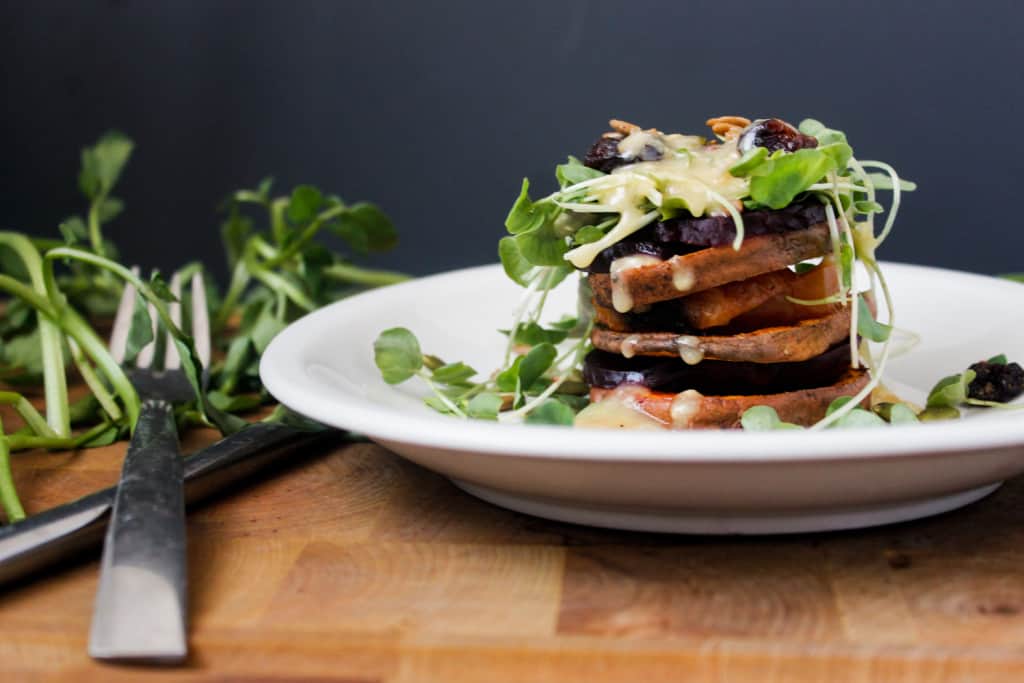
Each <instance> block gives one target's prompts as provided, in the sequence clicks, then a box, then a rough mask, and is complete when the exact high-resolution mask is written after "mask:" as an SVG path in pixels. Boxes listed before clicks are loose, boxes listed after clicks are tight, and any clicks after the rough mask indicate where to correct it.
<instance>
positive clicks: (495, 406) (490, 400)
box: [466, 393, 502, 420]
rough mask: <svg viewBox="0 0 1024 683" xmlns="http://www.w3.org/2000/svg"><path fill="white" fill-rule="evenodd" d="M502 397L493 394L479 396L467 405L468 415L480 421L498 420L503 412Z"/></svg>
mask: <svg viewBox="0 0 1024 683" xmlns="http://www.w3.org/2000/svg"><path fill="white" fill-rule="evenodd" d="M501 404H502V400H501V396H498V395H497V394H493V393H483V394H477V395H476V396H474V397H473V398H472V399H470V401H469V403H468V404H467V405H466V414H467V415H469V416H470V417H475V418H477V419H480V420H496V419H498V411H500V410H501Z"/></svg>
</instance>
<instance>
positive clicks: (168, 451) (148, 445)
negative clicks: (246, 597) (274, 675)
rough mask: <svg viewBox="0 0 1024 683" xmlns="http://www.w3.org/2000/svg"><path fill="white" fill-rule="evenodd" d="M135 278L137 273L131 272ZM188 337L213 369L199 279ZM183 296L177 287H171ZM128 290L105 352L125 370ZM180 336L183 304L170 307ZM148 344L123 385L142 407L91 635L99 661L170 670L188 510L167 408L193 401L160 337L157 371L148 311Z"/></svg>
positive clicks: (177, 634) (182, 619) (178, 625)
mask: <svg viewBox="0 0 1024 683" xmlns="http://www.w3.org/2000/svg"><path fill="white" fill-rule="evenodd" d="M135 272H138V271H137V270H136V271H135ZM191 285H192V287H191V288H192V335H193V337H194V338H195V341H196V350H197V351H198V354H199V357H200V360H201V361H202V363H203V365H204V367H205V366H206V365H208V364H209V360H210V324H209V315H208V313H207V310H206V293H205V290H204V289H203V281H202V277H201V276H200V275H199V274H198V273H197V274H196V275H195V276H193V278H192V283H191ZM171 292H172V293H173V294H174V295H175V298H176V299H180V296H181V279H180V278H179V277H178V276H177V275H176V276H175V277H174V278H173V279H172V280H171ZM136 299H137V294H136V290H135V287H133V286H131V285H127V284H126V285H125V289H124V294H123V295H122V296H121V303H120V305H119V306H118V309H117V316H116V317H115V319H114V328H113V331H112V332H111V336H110V352H111V355H113V356H114V358H115V360H117V361H118V362H119V363H122V364H124V360H125V351H126V346H127V341H128V333H129V330H130V328H131V319H132V312H133V310H134V307H135V305H136ZM169 309H170V310H169V312H170V316H171V319H172V320H173V321H174V323H175V325H178V326H179V327H180V326H181V303H180V302H177V303H172V304H170V306H169ZM149 313H150V318H151V319H152V320H153V327H154V333H153V336H154V340H153V341H152V342H150V343H149V344H148V345H147V346H145V347H144V348H143V349H142V350H141V351H140V352H139V354H138V357H137V358H136V361H135V365H136V367H134V368H130V369H129V373H128V376H129V378H130V379H131V382H132V385H133V386H134V387H135V390H136V391H138V393H139V398H140V399H141V400H142V411H141V414H140V415H139V421H138V424H137V425H136V427H135V432H134V433H133V434H132V438H131V442H130V443H129V444H128V453H127V455H126V456H125V459H124V464H123V466H122V469H121V480H120V482H119V483H118V486H117V494H116V496H115V498H114V511H113V514H112V517H111V521H110V526H109V528H108V529H107V535H106V541H105V543H104V547H103V559H102V562H101V565H100V582H99V589H98V590H97V593H96V604H95V608H94V610H93V618H92V629H91V632H90V634H89V654H90V655H91V656H92V657H95V658H97V659H111V660H121V661H134V662H152V663H164V664H171V663H175V662H180V661H181V660H183V659H184V658H185V656H186V655H187V654H188V644H187V638H186V612H187V600H188V596H187V593H186V576H185V569H186V567H185V550H186V548H185V505H184V497H183V483H182V457H181V451H180V449H179V446H178V432H177V427H176V425H175V423H174V411H173V404H174V403H179V402H184V401H187V400H190V399H191V398H193V397H194V396H195V393H194V391H193V389H192V386H191V385H190V384H189V381H188V378H187V377H186V376H185V373H184V371H182V370H181V359H180V358H179V357H178V352H177V350H176V348H175V346H174V343H173V342H172V341H171V339H170V338H169V335H168V336H167V337H166V350H165V354H164V362H163V369H162V370H161V369H155V368H154V355H155V351H156V337H157V334H158V333H157V315H156V311H155V309H154V307H153V306H152V305H150V307H149Z"/></svg>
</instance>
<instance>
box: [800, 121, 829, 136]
mask: <svg viewBox="0 0 1024 683" xmlns="http://www.w3.org/2000/svg"><path fill="white" fill-rule="evenodd" d="M798 128H799V130H800V132H801V133H803V134H804V135H811V136H813V137H818V135H819V134H821V133H824V132H825V131H826V130H828V128H826V127H825V124H824V123H822V122H821V121H817V120H815V119H804V120H803V121H801V122H800V125H799V126H798Z"/></svg>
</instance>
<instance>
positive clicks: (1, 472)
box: [0, 420, 25, 522]
mask: <svg viewBox="0 0 1024 683" xmlns="http://www.w3.org/2000/svg"><path fill="white" fill-rule="evenodd" d="M0 505H2V506H3V508H4V514H6V515H7V521H8V522H17V521H19V520H22V519H25V508H23V507H22V506H21V500H20V499H19V498H18V491H17V489H16V488H15V487H14V474H13V473H12V472H11V445H10V443H9V442H8V441H7V435H6V434H5V433H4V423H3V420H0Z"/></svg>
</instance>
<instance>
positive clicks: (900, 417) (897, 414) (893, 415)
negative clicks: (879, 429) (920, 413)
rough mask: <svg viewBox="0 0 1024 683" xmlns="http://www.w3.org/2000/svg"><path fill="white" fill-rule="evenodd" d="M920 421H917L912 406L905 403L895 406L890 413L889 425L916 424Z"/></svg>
mask: <svg viewBox="0 0 1024 683" xmlns="http://www.w3.org/2000/svg"><path fill="white" fill-rule="evenodd" d="M919 421H920V420H918V419H917V413H915V412H914V411H913V410H912V409H911V408H910V406H907V405H905V404H903V403H896V404H893V406H892V409H891V410H890V411H889V424H894V425H901V424H916V423H917V422H919Z"/></svg>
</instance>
